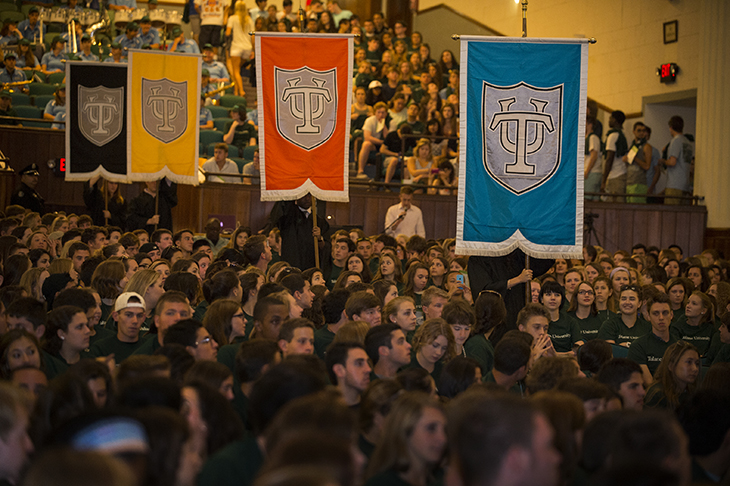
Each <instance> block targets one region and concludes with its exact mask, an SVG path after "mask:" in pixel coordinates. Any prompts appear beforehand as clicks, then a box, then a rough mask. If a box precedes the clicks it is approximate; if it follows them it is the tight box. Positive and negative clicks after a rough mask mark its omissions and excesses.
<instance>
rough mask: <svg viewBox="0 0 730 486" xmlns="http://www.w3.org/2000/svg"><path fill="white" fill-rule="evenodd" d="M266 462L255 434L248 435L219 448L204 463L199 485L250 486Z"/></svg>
mask: <svg viewBox="0 0 730 486" xmlns="http://www.w3.org/2000/svg"><path fill="white" fill-rule="evenodd" d="M263 463H264V455H263V453H262V452H261V449H259V446H258V443H257V442H256V438H255V437H254V436H251V435H249V436H246V437H244V438H243V439H240V440H237V441H235V442H232V443H230V444H228V445H227V446H225V447H224V448H223V449H221V450H219V451H218V452H216V453H215V454H213V455H212V456H210V457H209V458H208V460H207V461H206V462H205V464H204V465H203V469H202V470H201V471H200V474H199V475H198V479H197V486H250V485H251V484H253V480H254V478H255V477H256V474H257V473H258V472H259V469H261V466H262V464H263Z"/></svg>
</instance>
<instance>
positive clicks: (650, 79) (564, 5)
mask: <svg viewBox="0 0 730 486" xmlns="http://www.w3.org/2000/svg"><path fill="white" fill-rule="evenodd" d="M442 3H444V4H448V5H449V7H451V8H453V9H455V10H457V11H459V12H461V13H463V14H465V15H468V16H470V17H472V18H474V19H476V20H478V21H479V22H481V23H483V24H485V25H487V26H488V27H490V28H492V29H494V30H495V31H497V32H501V33H503V34H505V35H508V36H520V35H521V32H522V10H521V6H520V5H518V4H515V2H514V0H478V1H475V0H448V1H445V0H420V1H419V8H420V9H421V10H423V9H426V8H428V7H433V6H436V5H439V4H442ZM699 9H700V1H699V0H530V2H529V5H528V11H527V17H528V22H527V32H528V35H529V36H530V37H575V36H580V37H588V38H589V37H595V38H596V39H597V40H598V43H596V44H593V45H591V46H590V48H589V58H588V96H589V97H591V98H593V99H595V100H596V101H598V102H599V103H601V104H603V105H606V106H608V107H610V108H612V109H614V110H622V111H624V112H625V113H636V112H639V111H641V108H642V98H643V97H644V96H650V95H657V94H664V93H670V92H675V91H682V90H686V89H693V88H696V87H697V85H698V74H697V71H698V55H697V52H698V50H699V29H700V25H699V24H700V22H699ZM670 20H678V21H679V28H678V33H679V41H678V42H675V43H673V44H667V45H665V44H664V40H663V23H664V22H667V21H670ZM451 33H453V29H452V28H451V26H450V25H448V24H443V25H442V26H441V27H440V29H438V30H437V31H435V32H424V37H425V39H426V40H427V41H429V40H430V39H431V37H433V36H436V37H443V36H448V35H450V34H451ZM667 62H675V63H677V64H678V65H679V66H680V69H681V73H680V74H679V75H678V77H677V82H676V83H673V84H670V85H665V84H661V83H659V78H658V77H657V76H656V74H655V73H656V68H657V67H659V66H660V65H661V64H662V63H667Z"/></svg>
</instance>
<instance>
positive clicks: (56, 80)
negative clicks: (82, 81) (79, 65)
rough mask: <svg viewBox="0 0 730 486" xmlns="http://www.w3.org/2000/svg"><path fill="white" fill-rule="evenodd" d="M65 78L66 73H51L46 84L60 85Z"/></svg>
mask: <svg viewBox="0 0 730 486" xmlns="http://www.w3.org/2000/svg"><path fill="white" fill-rule="evenodd" d="M65 78H66V73H65V72H63V73H52V74H49V75H48V84H61V83H63V80H64V79H65Z"/></svg>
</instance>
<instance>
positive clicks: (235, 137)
mask: <svg viewBox="0 0 730 486" xmlns="http://www.w3.org/2000/svg"><path fill="white" fill-rule="evenodd" d="M229 114H230V115H231V118H232V119H233V120H232V121H230V122H228V123H227V124H226V126H225V128H224V130H223V133H224V134H225V135H223V141H224V142H226V143H227V144H229V145H234V146H236V147H238V148H239V149H243V148H244V147H247V146H249V145H256V144H257V143H258V132H257V130H256V126H255V125H254V124H253V122H252V121H251V120H248V119H247V118H246V107H245V106H243V105H235V106H234V107H233V108H231V111H230V112H229Z"/></svg>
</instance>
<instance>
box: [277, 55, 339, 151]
mask: <svg viewBox="0 0 730 486" xmlns="http://www.w3.org/2000/svg"><path fill="white" fill-rule="evenodd" d="M274 71H275V76H274V78H275V84H276V128H277V129H278V131H279V133H280V134H281V136H282V137H284V138H285V139H286V140H288V141H290V142H291V143H293V144H294V145H296V146H297V147H300V148H303V149H304V150H312V149H314V148H316V147H319V146H320V145H322V144H323V143H325V142H326V141H327V140H329V138H330V137H331V136H332V134H333V133H334V131H335V126H336V125H337V69H336V68H335V69H330V70H329V71H315V70H313V69H310V68H308V67H306V66H305V67H302V68H300V69H296V70H288V69H280V68H274Z"/></svg>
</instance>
